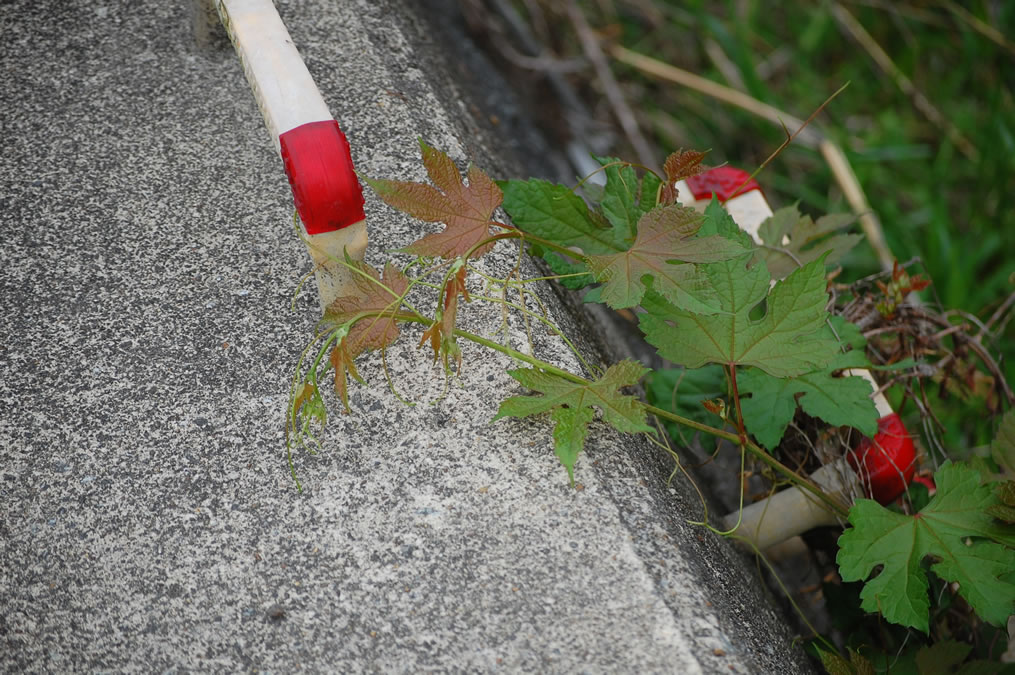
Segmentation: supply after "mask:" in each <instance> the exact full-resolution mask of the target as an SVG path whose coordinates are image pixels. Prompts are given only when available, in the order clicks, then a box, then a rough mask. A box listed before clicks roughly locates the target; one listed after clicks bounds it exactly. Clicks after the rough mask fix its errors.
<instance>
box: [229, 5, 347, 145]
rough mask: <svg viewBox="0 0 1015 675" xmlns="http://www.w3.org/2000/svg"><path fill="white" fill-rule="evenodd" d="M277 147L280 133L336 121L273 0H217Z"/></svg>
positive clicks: (258, 105)
mask: <svg viewBox="0 0 1015 675" xmlns="http://www.w3.org/2000/svg"><path fill="white" fill-rule="evenodd" d="M215 4H216V6H217V8H218V12H219V17H221V19H222V25H223V26H224V27H225V29H226V33H227V34H228V35H229V39H230V40H231V41H232V43H233V46H234V47H235V48H236V54H237V55H238V56H239V57H240V63H241V64H242V65H243V72H244V73H245V74H246V76H247V82H249V83H250V88H251V90H253V92H254V98H255V99H256V100H257V107H258V108H260V110H261V115H262V116H263V117H264V124H265V125H266V126H267V127H268V131H269V132H270V133H271V139H272V141H274V143H275V150H276V151H278V150H279V141H278V137H279V136H280V135H281V134H283V133H285V132H286V131H289V130H290V129H295V128H296V127H298V126H300V125H303V124H306V123H308V122H323V121H326V120H331V119H333V118H332V116H331V111H330V110H328V104H327V103H325V102H324V98H323V97H322V96H321V92H320V91H318V89H317V85H316V84H314V78H313V77H311V75H310V71H309V70H307V66H306V64H304V63H303V58H302V57H300V53H299V51H297V50H296V45H295V44H293V40H292V38H291V37H290V36H289V31H288V30H287V29H286V27H285V24H284V23H282V19H281V18H280V17H279V15H278V12H277V11H276V10H275V5H274V4H272V2H271V0H215Z"/></svg>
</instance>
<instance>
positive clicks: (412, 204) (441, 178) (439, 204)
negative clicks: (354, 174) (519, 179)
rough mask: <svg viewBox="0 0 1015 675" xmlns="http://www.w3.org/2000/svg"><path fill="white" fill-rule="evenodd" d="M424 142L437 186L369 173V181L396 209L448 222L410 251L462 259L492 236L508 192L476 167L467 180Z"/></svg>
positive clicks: (484, 248) (429, 170) (425, 159)
mask: <svg viewBox="0 0 1015 675" xmlns="http://www.w3.org/2000/svg"><path fill="white" fill-rule="evenodd" d="M419 144H420V148H421V149H422V152H423V166H424V167H426V172H427V174H428V175H429V176H430V180H431V181H432V182H433V185H427V184H425V183H414V182H410V181H395V180H383V179H370V178H368V179H366V181H367V183H368V184H369V185H370V187H372V188H373V189H374V191H375V192H376V193H377V195H378V196H379V197H380V198H381V199H383V200H384V201H385V202H387V203H388V204H389V205H391V206H393V207H395V208H396V209H399V210H400V211H404V212H406V213H408V214H409V215H410V216H413V217H414V218H418V219H419V220H423V221H426V222H428V223H444V224H445V225H447V227H446V228H445V229H444V231H443V232H436V233H434V234H428V235H426V236H425V237H423V238H422V239H420V240H418V241H416V242H414V243H412V244H410V245H409V246H408V247H407V248H406V251H408V252H409V253H413V254H415V255H425V256H438V257H441V258H448V259H453V258H457V257H459V256H462V255H465V254H466V253H468V252H469V250H470V249H472V247H474V246H476V245H477V244H479V243H480V242H481V241H483V240H484V239H486V238H488V237H489V236H490V225H491V217H492V216H493V212H494V209H496V208H497V207H498V206H500V203H501V201H503V199H504V194H503V193H502V192H501V189H500V188H499V187H497V184H496V183H494V182H493V181H492V180H491V179H490V177H489V176H488V175H486V173H484V172H483V171H482V170H481V169H478V168H476V167H474V166H471V167H469V170H468V178H469V184H468V185H466V184H465V183H464V182H463V181H462V175H461V174H460V173H459V172H458V167H456V166H455V163H454V162H452V161H451V158H449V157H448V156H447V155H446V154H444V153H443V152H441V151H440V150H435V149H434V148H431V147H430V146H428V145H427V144H426V143H424V142H423V141H422V140H420V142H419ZM434 186H436V187H434ZM491 248H493V244H492V243H490V244H484V245H483V246H481V247H480V248H478V249H476V251H475V252H474V253H473V254H472V257H479V256H481V255H483V254H484V253H486V252H487V251H489V250H490V249H491Z"/></svg>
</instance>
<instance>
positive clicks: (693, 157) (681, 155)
mask: <svg viewBox="0 0 1015 675" xmlns="http://www.w3.org/2000/svg"><path fill="white" fill-rule="evenodd" d="M703 159H705V153H704V152H698V151H697V150H677V151H676V152H674V153H672V154H671V155H670V156H669V157H667V158H666V161H665V162H664V163H663V171H664V172H665V173H666V184H665V185H663V190H662V194H661V195H660V197H659V203H660V204H672V203H673V202H675V201H677V197H678V196H679V195H678V194H677V186H676V185H675V183H676V182H677V181H678V180H684V179H685V178H690V177H691V176H697V175H698V174H700V173H704V172H706V171H708V167H707V166H705V165H704V164H702V163H701V160H703Z"/></svg>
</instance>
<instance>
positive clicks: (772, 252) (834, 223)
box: [757, 206, 862, 279]
mask: <svg viewBox="0 0 1015 675" xmlns="http://www.w3.org/2000/svg"><path fill="white" fill-rule="evenodd" d="M855 220H856V218H855V217H854V216H851V215H846V214H841V213H840V214H831V215H827V216H822V217H821V218H818V220H817V222H815V221H813V220H811V217H810V216H805V215H801V214H800V211H799V210H797V207H796V206H787V207H785V208H782V209H779V210H778V211H776V212H775V213H773V214H772V215H771V216H769V217H768V219H766V220H765V222H763V223H762V224H761V227H760V228H759V229H758V236H759V237H760V238H761V240H762V241H764V242H766V244H765V245H764V246H762V247H760V248H759V249H758V254H757V259H760V260H764V261H765V262H766V263H767V264H768V272H769V274H771V275H772V278H773V279H783V278H785V277H786V275H787V274H789V273H790V272H792V271H793V270H795V269H796V268H798V267H800V266H801V265H805V264H807V263H809V262H811V261H812V260H816V259H817V258H818V257H819V256H821V254H823V253H826V252H827V253H828V258H826V259H825V263H826V264H831V263H834V262H837V261H839V260H840V259H842V257H843V256H844V255H846V253H848V252H849V250H850V249H852V248H853V247H854V246H856V245H857V243H859V241H860V239H862V237H861V236H860V235H859V234H834V235H833V233H834V232H837V231H839V230H841V229H843V228H844V227H847V226H849V225H850V224H851V223H853V222H854V221H855Z"/></svg>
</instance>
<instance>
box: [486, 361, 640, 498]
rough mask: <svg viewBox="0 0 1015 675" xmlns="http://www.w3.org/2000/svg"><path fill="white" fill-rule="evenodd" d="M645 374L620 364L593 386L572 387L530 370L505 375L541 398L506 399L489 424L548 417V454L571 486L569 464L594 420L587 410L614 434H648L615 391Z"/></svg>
mask: <svg viewBox="0 0 1015 675" xmlns="http://www.w3.org/2000/svg"><path fill="white" fill-rule="evenodd" d="M647 372H648V369H647V368H645V367H644V366H642V365H641V364H640V363H636V362H634V361H621V362H620V363H618V364H616V365H613V366H610V367H609V368H607V369H606V372H605V373H603V376H602V377H601V378H599V379H598V380H596V381H595V382H589V383H587V384H578V383H575V382H571V381H570V380H565V379H564V378H562V377H559V376H557V375H552V374H550V373H546V372H543V371H541V370H535V369H533V368H520V369H517V370H509V371H508V375H510V376H511V377H513V378H515V379H516V380H518V381H519V382H521V383H522V385H523V386H525V387H527V388H529V389H533V390H535V391H540V392H543V396H512V397H511V398H508V399H506V400H504V401H503V402H502V403H501V404H500V409H499V410H498V411H497V416H496V417H494V418H493V421H496V420H499V419H501V418H502V417H528V416H529V415H537V414H539V413H544V412H549V413H550V419H552V420H553V423H554V429H553V444H554V451H555V452H556V454H557V457H558V458H559V459H560V463H561V464H563V465H564V468H566V469H567V475H568V478H569V479H570V480H571V483H572V484H574V464H575V461H576V460H577V459H578V454H579V453H580V452H581V450H582V445H583V444H584V442H585V437H586V435H587V434H588V425H589V422H591V421H592V420H593V418H594V417H595V411H594V410H593V409H592V406H595V407H597V408H599V409H600V410H601V411H602V413H603V420H604V421H606V422H607V423H608V424H610V425H612V426H613V427H614V428H615V429H617V430H619V431H622V432H625V433H632V434H633V433H638V432H646V433H651V432H652V427H650V426H648V424H646V423H645V411H644V410H643V409H642V408H641V407H639V406H638V404H637V403H638V399H636V398H635V397H634V396H627V395H624V394H620V393H618V390H619V389H621V388H623V387H628V386H631V385H634V384H636V383H637V382H638V380H639V379H641V377H642V376H643V375H644V374H645V373H647Z"/></svg>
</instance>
